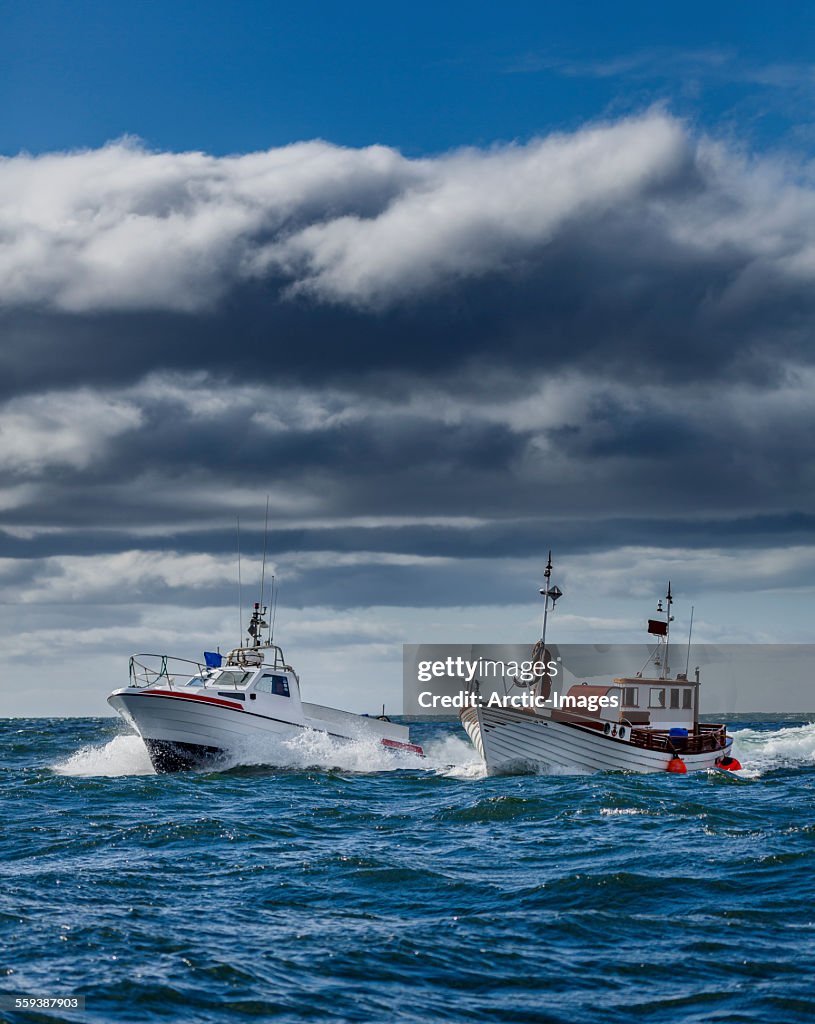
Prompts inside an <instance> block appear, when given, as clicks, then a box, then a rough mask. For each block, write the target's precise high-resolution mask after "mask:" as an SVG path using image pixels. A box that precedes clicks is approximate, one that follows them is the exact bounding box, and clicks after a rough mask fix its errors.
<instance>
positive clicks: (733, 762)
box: [716, 755, 741, 772]
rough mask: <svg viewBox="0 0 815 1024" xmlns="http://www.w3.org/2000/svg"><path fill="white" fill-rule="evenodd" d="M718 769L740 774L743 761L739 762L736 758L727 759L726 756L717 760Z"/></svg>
mask: <svg viewBox="0 0 815 1024" xmlns="http://www.w3.org/2000/svg"><path fill="white" fill-rule="evenodd" d="M716 767H717V768H721V769H722V770H723V771H726V772H740V771H741V761H739V760H738V759H737V758H735V757H727V756H726V755H725V756H723V757H717V758H716Z"/></svg>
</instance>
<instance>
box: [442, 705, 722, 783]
mask: <svg viewBox="0 0 815 1024" xmlns="http://www.w3.org/2000/svg"><path fill="white" fill-rule="evenodd" d="M461 722H462V725H463V726H464V728H465V729H466V730H467V734H468V736H469V737H470V739H471V740H472V743H473V746H474V747H475V748H476V750H477V751H478V753H479V754H480V755H481V757H482V758H483V760H484V763H485V764H486V766H487V771H488V773H489V774H491V775H493V774H503V773H511V772H513V771H523V770H530V769H534V768H538V767H543V768H544V769H549V770H550V771H552V772H555V773H556V772H570V773H571V772H574V773H578V774H587V773H593V772H603V771H629V772H639V773H643V772H664V771H666V770H667V767H668V762H669V761H670V760H671V757H672V755H671V754H670V753H667V752H665V751H661V750H647V749H644V748H642V747H638V746H635V745H634V744H632V743H629V742H628V741H626V740H620V739H618V738H615V737H612V736H605V735H604V734H603V733H602V732H599V731H597V730H595V729H592V728H589V727H586V726H582V725H576V724H573V723H567V722H557V721H553V720H552V719H551V718H549V717H546V716H543V715H534V714H530V713H529V712H526V711H516V710H512V709H505V708H500V709H499V708H483V707H480V708H465V709H464V710H463V711H462V712H461ZM732 742H733V741H732V740H731V738H730V737H729V736H728V737H727V740H726V742H725V744H724V746H721V747H720V748H719V749H717V750H712V751H706V752H705V753H700V754H684V753H683V754H681V757H682V760H683V761H684V762H685V765H686V767H687V770H688V771H689V772H691V771H706V770H708V769H710V768H715V767H716V758H718V757H721V756H722V755H723V754H729V753H730V747H731V745H732Z"/></svg>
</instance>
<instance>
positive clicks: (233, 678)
mask: <svg viewBox="0 0 815 1024" xmlns="http://www.w3.org/2000/svg"><path fill="white" fill-rule="evenodd" d="M251 678H252V673H251V672H221V673H220V674H219V675H217V676H215V680H216V681H217V683H218V685H219V686H243V684H244V683H245V682H246V681H247V680H248V679H251Z"/></svg>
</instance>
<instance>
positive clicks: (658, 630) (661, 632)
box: [648, 619, 668, 636]
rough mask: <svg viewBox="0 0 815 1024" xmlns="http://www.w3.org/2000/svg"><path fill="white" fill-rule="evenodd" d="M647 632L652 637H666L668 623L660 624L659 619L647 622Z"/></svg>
mask: <svg viewBox="0 0 815 1024" xmlns="http://www.w3.org/2000/svg"><path fill="white" fill-rule="evenodd" d="M648 632H649V633H653V634H654V636H667V635H668V623H667V622H660V621H659V619H649V620H648Z"/></svg>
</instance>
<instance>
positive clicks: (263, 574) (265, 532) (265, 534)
mask: <svg viewBox="0 0 815 1024" xmlns="http://www.w3.org/2000/svg"><path fill="white" fill-rule="evenodd" d="M268 536H269V495H268V494H267V495H266V520H265V522H264V524H263V566H262V568H261V570H260V607H261V608H263V589H264V586H263V585H264V581H265V579H266V538H267V537H268Z"/></svg>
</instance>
